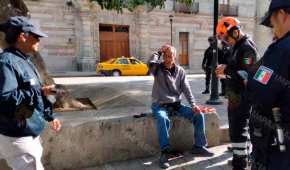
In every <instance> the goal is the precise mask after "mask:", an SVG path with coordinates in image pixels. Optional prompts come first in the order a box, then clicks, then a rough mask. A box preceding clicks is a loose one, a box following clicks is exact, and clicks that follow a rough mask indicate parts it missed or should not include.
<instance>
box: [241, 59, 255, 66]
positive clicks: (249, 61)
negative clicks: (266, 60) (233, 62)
mask: <svg viewBox="0 0 290 170" xmlns="http://www.w3.org/2000/svg"><path fill="white" fill-rule="evenodd" d="M252 63H253V61H252V58H243V64H247V65H248V64H252Z"/></svg>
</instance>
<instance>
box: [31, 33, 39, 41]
mask: <svg viewBox="0 0 290 170" xmlns="http://www.w3.org/2000/svg"><path fill="white" fill-rule="evenodd" d="M29 35H31V36H32V37H33V38H35V39H37V40H38V39H39V38H40V37H39V36H38V35H36V34H33V33H29Z"/></svg>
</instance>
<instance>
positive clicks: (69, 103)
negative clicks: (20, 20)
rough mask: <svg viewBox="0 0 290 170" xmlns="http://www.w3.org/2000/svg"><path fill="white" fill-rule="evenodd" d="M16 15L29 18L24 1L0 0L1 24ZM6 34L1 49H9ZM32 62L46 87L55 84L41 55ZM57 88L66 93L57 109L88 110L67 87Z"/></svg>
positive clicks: (0, 44) (2, 35) (60, 98)
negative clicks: (70, 93) (69, 92)
mask: <svg viewBox="0 0 290 170" xmlns="http://www.w3.org/2000/svg"><path fill="white" fill-rule="evenodd" d="M15 15H23V16H27V17H29V15H30V14H29V10H28V8H27V6H26V5H25V3H24V1H23V0H0V22H4V21H5V20H7V19H8V18H9V17H11V16H15ZM4 36H5V35H4V34H3V33H1V34H0V49H1V48H2V49H4V48H6V47H7V44H6V43H5V40H4ZM32 62H33V63H34V64H35V65H36V67H37V69H38V71H39V73H40V75H41V77H42V79H43V82H44V84H45V85H52V84H55V82H54V81H53V79H52V78H51V77H50V76H49V75H48V72H47V69H46V67H45V63H44V61H43V59H42V57H41V55H40V53H37V54H36V55H35V56H33V57H32ZM56 87H57V88H60V89H62V90H64V91H66V94H67V95H65V96H63V97H57V101H56V103H55V107H56V108H59V109H60V110H63V109H64V110H65V109H83V108H87V106H86V105H84V104H82V103H80V102H79V101H77V100H75V99H74V98H73V97H72V96H71V95H69V94H68V90H67V89H66V88H65V86H62V85H56Z"/></svg>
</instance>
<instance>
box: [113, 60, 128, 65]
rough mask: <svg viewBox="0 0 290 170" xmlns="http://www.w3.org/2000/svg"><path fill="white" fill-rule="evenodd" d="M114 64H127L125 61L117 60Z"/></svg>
mask: <svg viewBox="0 0 290 170" xmlns="http://www.w3.org/2000/svg"><path fill="white" fill-rule="evenodd" d="M116 64H129V62H128V60H127V59H119V60H118V61H117V62H116Z"/></svg>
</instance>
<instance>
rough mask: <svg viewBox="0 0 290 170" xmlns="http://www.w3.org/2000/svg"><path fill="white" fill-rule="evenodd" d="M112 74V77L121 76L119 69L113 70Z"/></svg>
mask: <svg viewBox="0 0 290 170" xmlns="http://www.w3.org/2000/svg"><path fill="white" fill-rule="evenodd" d="M112 76H114V77H118V76H121V72H120V71H119V70H113V72H112Z"/></svg>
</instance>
